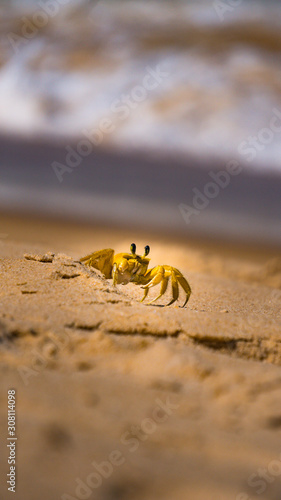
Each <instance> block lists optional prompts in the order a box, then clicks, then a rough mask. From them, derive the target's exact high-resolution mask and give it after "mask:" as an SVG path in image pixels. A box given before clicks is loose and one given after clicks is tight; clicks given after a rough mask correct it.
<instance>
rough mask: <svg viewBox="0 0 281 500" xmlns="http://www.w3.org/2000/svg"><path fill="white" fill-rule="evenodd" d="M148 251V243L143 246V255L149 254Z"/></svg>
mask: <svg viewBox="0 0 281 500" xmlns="http://www.w3.org/2000/svg"><path fill="white" fill-rule="evenodd" d="M149 252H150V247H149V246H148V245H146V247H144V255H145V257H146V256H147V255H148V254H149Z"/></svg>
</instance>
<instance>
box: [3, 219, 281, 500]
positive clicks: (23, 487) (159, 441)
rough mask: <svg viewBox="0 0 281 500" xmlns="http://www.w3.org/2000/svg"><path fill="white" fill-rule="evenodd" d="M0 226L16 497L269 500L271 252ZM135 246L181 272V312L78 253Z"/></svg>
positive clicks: (276, 332) (273, 475)
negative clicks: (148, 298) (116, 280)
mask: <svg viewBox="0 0 281 500" xmlns="http://www.w3.org/2000/svg"><path fill="white" fill-rule="evenodd" d="M0 222H1V233H2V238H1V241H0V255H1V261H0V263H1V292H0V293H1V298H0V304H1V309H0V313H1V318H0V322H1V344H0V349H1V350H0V352H1V394H0V401H1V410H0V411H1V419H0V421H1V436H2V437H3V441H4V443H5V441H6V437H7V432H8V431H7V391H8V390H9V389H15V391H16V434H17V437H18V440H17V446H16V453H17V458H16V484H17V487H16V494H15V495H14V498H18V499H21V500H27V499H28V500H38V498H41V499H42V500H54V499H56V498H57V499H62V500H69V499H72V500H73V499H79V498H90V499H104V500H129V499H134V500H137V499H143V498H145V499H147V500H150V499H151V500H152V499H153V500H154V499H158V498H163V499H167V500H168V499H169V500H170V499H171V498H173V499H179V500H182V499H183V498H194V499H196V500H201V499H202V500H206V499H208V500H213V499H214V500H215V499H216V500H231V499H233V500H249V499H255V498H259V499H264V500H279V498H280V492H281V483H280V477H281V455H280V453H281V448H280V429H281V405H280V382H281V375H280V365H281V340H280V325H281V323H280V322H281V314H280V298H281V261H280V257H279V258H278V252H277V251H273V250H271V251H269V250H266V249H260V251H259V252H257V251H256V249H251V248H247V249H242V248H239V247H236V248H234V247H231V246H228V247H227V246H222V245H219V244H217V246H216V245H215V244H213V245H212V246H210V245H207V244H205V243H204V242H202V241H201V242H200V241H197V242H196V241H190V242H187V241H184V240H178V241H177V240H174V241H169V240H168V239H165V238H164V237H162V238H160V237H156V236H152V235H151V234H149V235H145V234H137V235H136V234H134V233H133V232H130V231H124V230H123V231H120V230H118V229H117V228H115V229H109V228H99V227H91V226H87V225H85V226H81V225H80V226H79V225H74V224H73V225H72V224H69V223H68V224H62V223H60V222H56V223H54V222H52V221H47V220H45V221H44V220H39V219H38V220H37V221H36V220H29V219H19V218H17V217H11V216H9V217H8V216H4V215H3V216H1V221H0ZM145 238H146V239H145ZM147 238H149V241H147ZM132 241H135V242H136V244H137V246H138V248H139V249H141V250H142V248H143V247H144V246H145V245H146V244H150V246H151V265H152V266H154V265H157V264H169V265H173V266H175V267H177V268H179V269H180V270H181V271H182V272H183V274H184V275H185V276H186V278H187V279H188V281H189V283H190V285H191V288H192V295H191V298H190V301H189V302H188V304H187V306H186V308H181V307H179V306H180V305H181V303H182V302H183V297H181V301H179V302H177V303H175V304H174V305H172V306H171V307H169V308H164V307H161V306H163V305H164V304H167V303H168V301H169V300H170V294H171V291H170V289H169V291H168V292H167V294H166V295H165V296H164V297H163V300H162V299H161V300H159V301H158V302H157V303H156V304H155V305H154V306H147V305H145V304H140V303H139V299H140V298H141V297H142V290H140V288H139V287H136V286H134V285H128V286H122V285H118V287H117V289H113V287H112V282H111V280H108V281H107V280H105V279H104V278H103V277H102V276H100V275H99V273H98V272H94V271H90V270H89V269H86V268H85V267H84V266H83V265H81V264H80V263H79V262H78V259H79V258H80V257H81V256H83V255H85V254H87V253H89V252H91V251H94V250H98V249H101V248H107V247H112V248H114V249H115V250H116V252H119V251H128V247H129V245H130V243H131V242H132ZM141 250H139V251H141ZM48 252H50V253H49V254H48ZM46 254H47V256H46ZM156 293H157V291H156V290H155V294H156ZM151 295H152V294H151ZM152 296H153V295H152ZM3 450H4V451H3ZM6 450H8V448H6V445H4V448H2V451H1V457H2V466H1V482H0V483H1V498H3V499H4V498H5V499H6V498H9V497H10V495H11V494H10V493H9V494H8V492H7V487H6V474H7V473H8V464H7V459H8V451H6Z"/></svg>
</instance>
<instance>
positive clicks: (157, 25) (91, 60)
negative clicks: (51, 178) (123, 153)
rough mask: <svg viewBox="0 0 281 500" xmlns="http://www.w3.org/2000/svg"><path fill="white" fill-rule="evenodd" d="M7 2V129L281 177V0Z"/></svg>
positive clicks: (3, 104) (3, 58)
mask: <svg viewBox="0 0 281 500" xmlns="http://www.w3.org/2000/svg"><path fill="white" fill-rule="evenodd" d="M234 4H235V2H230V1H228V0H223V1H219V0H215V1H208V2H207V1H201V2H200V1H197V2H196V1H189V2H187V1H172V0H166V1H165V2H163V1H162V0H161V1H160V0H157V1H156V0H152V1H144V0H141V1H140V0H138V1H130V0H127V1H124V0H123V1H121V0H114V1H113V0H112V1H109V0H100V1H95V0H93V1H91V0H87V1H82V0H81V1H77V0H76V1H74V0H73V1H71V0H68V1H67V0H49V1H47V0H46V1H41V2H40V1H36V0H33V1H31V0H30V1H24V2H23V1H16V0H10V1H6V2H5V1H3V2H1V4H0V16H1V32H0V49H1V50H0V96H1V99H0V131H1V132H4V133H9V134H15V133H16V134H19V133H20V134H23V135H27V136H38V135H39V136H55V137H61V138H72V139H73V138H75V137H78V136H82V137H83V136H87V135H88V136H89V135H91V136H92V137H95V138H96V142H97V144H102V145H103V146H104V147H118V148H121V149H123V150H124V149H125V150H144V149H145V150H148V151H161V153H163V152H164V153H165V152H166V151H167V152H169V153H170V152H172V153H173V154H176V155H179V156H184V155H186V154H192V155H195V156H196V157H199V158H206V157H207V158H210V157H212V158H218V159H220V160H226V161H227V160H230V159H234V158H239V159H241V160H243V161H244V162H245V164H246V165H248V168H249V169H252V170H254V171H255V170H256V171H258V170H261V171H265V170H267V171H271V170H275V171H277V172H278V171H279V172H281V161H280V158H281V141H280V138H281V99H280V97H281V65H280V63H281V30H280V25H281V7H280V2H278V1H277V2H273V1H271V2H266V1H264V2H258V1H254V0H248V1H247V0H242V1H241V2H238V1H237V2H236V6H235V7H234V6H233V5H234Z"/></svg>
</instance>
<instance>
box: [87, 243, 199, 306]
mask: <svg viewBox="0 0 281 500" xmlns="http://www.w3.org/2000/svg"><path fill="white" fill-rule="evenodd" d="M149 252H150V248H149V246H148V245H147V246H146V247H145V249H144V254H143V255H142V256H140V255H137V254H136V245H135V244H134V243H132V244H131V253H118V254H117V255H114V250H112V249H111V248H107V249H105V250H98V251H97V252H94V253H92V254H90V255H86V257H82V259H80V262H82V263H83V264H85V265H86V266H89V267H93V268H95V269H98V270H99V271H101V272H102V274H103V275H104V277H105V278H107V279H110V278H113V286H116V285H117V284H122V285H127V284H128V283H134V284H135V285H143V286H142V288H143V289H144V296H143V298H142V300H141V302H142V301H143V300H144V299H145V298H146V297H147V295H148V292H149V289H150V288H152V287H153V286H155V285H158V284H159V283H161V288H160V293H159V295H158V296H157V297H156V298H155V299H153V300H151V301H150V302H148V304H152V302H155V301H156V300H158V299H159V298H160V297H162V295H164V293H165V292H166V290H167V286H168V282H169V278H171V281H172V294H173V297H172V300H171V301H170V302H169V304H167V305H168V306H170V305H171V304H173V302H175V301H176V300H178V298H179V284H180V285H181V286H182V288H183V289H184V291H185V293H186V298H185V302H184V304H183V307H184V306H185V304H186V303H187V301H188V299H189V297H190V294H191V288H190V286H189V284H188V282H187V281H186V279H185V277H184V276H183V275H182V274H181V272H180V271H179V270H178V269H176V268H175V267H171V266H156V267H153V268H152V269H148V264H149V261H150V259H148V258H147V256H148V254H149Z"/></svg>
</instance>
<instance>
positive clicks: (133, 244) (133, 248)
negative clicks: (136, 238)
mask: <svg viewBox="0 0 281 500" xmlns="http://www.w3.org/2000/svg"><path fill="white" fill-rule="evenodd" d="M130 248H131V253H132V254H133V255H136V249H137V247H136V245H135V243H132V244H131V247H130Z"/></svg>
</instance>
